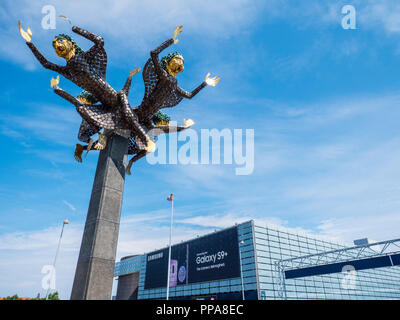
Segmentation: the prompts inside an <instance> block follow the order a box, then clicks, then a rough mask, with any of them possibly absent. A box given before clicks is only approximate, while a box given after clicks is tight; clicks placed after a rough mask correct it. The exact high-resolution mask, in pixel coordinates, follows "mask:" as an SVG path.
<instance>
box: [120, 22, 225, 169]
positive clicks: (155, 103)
mask: <svg viewBox="0 0 400 320" xmlns="http://www.w3.org/2000/svg"><path fill="white" fill-rule="evenodd" d="M181 32H182V26H178V27H177V28H175V30H174V32H173V35H172V38H171V39H169V40H167V41H165V42H164V43H163V44H161V45H160V46H159V47H157V48H156V49H154V50H153V51H151V53H150V56H151V58H150V59H149V60H147V62H146V64H145V66H144V69H143V80H144V85H145V93H144V97H143V100H142V103H141V104H140V105H139V106H138V107H136V108H134V109H133V111H134V112H135V113H136V115H137V117H138V119H139V123H141V124H142V125H143V126H145V127H146V128H147V129H148V130H149V131H150V130H151V129H152V128H154V126H153V125H152V121H151V119H152V117H153V115H154V114H156V113H157V112H158V111H159V110H160V109H162V108H172V107H174V106H176V105H178V104H179V103H180V102H181V101H182V99H183V98H187V99H192V98H193V97H194V96H195V95H196V94H197V93H199V92H200V90H202V89H203V88H204V87H206V86H207V85H210V86H213V87H215V86H216V85H217V84H218V83H219V81H220V78H218V77H213V78H210V74H209V73H208V74H207V75H206V78H205V80H204V81H203V82H202V83H201V84H200V85H199V86H198V87H197V88H196V89H194V90H193V91H192V92H187V91H185V90H183V89H182V88H181V87H180V86H179V85H178V80H177V79H176V76H177V74H178V73H181V72H182V71H183V70H184V60H183V56H182V55H181V54H180V53H178V52H174V53H171V54H168V55H167V56H165V57H163V58H161V60H159V59H158V55H159V54H160V53H161V52H162V51H163V50H165V49H166V48H168V47H169V46H171V45H172V44H177V43H178V42H179V40H178V39H177V36H178V35H179V34H180V33H181ZM190 121H192V120H190ZM193 123H194V122H193ZM193 123H192V122H191V124H193ZM147 153H148V152H146V150H142V151H140V152H139V153H137V155H136V156H135V157H133V158H132V159H131V160H130V161H129V164H128V166H127V172H128V173H129V172H130V169H131V167H132V164H133V163H134V162H136V161H137V160H139V159H140V158H142V157H143V156H145V155H146V154H147Z"/></svg>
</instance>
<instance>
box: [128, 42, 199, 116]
mask: <svg viewBox="0 0 400 320" xmlns="http://www.w3.org/2000/svg"><path fill="white" fill-rule="evenodd" d="M173 43H174V40H173V39H172V38H171V39H169V40H167V41H165V42H164V43H163V44H161V45H160V46H159V47H157V48H156V49H155V50H153V51H151V53H150V55H151V58H150V59H149V60H148V61H147V62H146V65H145V66H144V69H143V80H144V85H145V93H144V97H143V101H142V103H141V104H140V105H139V106H138V107H136V108H135V109H134V111H135V113H136V114H137V116H138V118H139V121H140V122H143V123H148V122H150V119H151V117H152V116H153V115H154V114H155V113H156V112H157V111H158V110H160V109H162V108H172V107H174V106H176V105H177V104H179V102H181V101H182V99H183V98H188V99H191V98H193V97H194V96H195V95H196V94H197V93H198V92H199V91H200V90H201V89H203V88H204V87H205V86H207V83H206V82H205V81H203V82H202V83H201V84H200V85H199V86H198V87H197V88H196V89H194V90H193V91H192V92H187V91H185V90H183V89H182V88H181V87H180V86H179V85H178V80H177V79H176V78H175V77H174V76H172V75H170V74H169V73H168V72H167V71H166V70H165V69H164V68H163V67H162V66H161V64H160V61H159V60H158V55H159V53H160V52H161V51H163V50H164V49H166V48H168V47H169V46H170V45H172V44H173Z"/></svg>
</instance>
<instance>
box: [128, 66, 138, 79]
mask: <svg viewBox="0 0 400 320" xmlns="http://www.w3.org/2000/svg"><path fill="white" fill-rule="evenodd" d="M139 72H140V67H136V68H135V69H134V70H132V71H131V72H129V76H130V77H133V76H134V75H135V74H136V73H139Z"/></svg>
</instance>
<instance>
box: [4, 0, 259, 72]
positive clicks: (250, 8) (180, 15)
mask: <svg viewBox="0 0 400 320" xmlns="http://www.w3.org/2000/svg"><path fill="white" fill-rule="evenodd" d="M3 5H4V8H6V9H5V10H7V13H6V12H5V10H4V11H2V12H0V14H1V16H2V18H3V19H2V21H3V23H4V27H3V28H4V30H3V32H2V33H1V34H2V36H1V38H0V40H2V41H3V42H2V43H7V44H8V45H7V46H2V47H1V49H0V55H3V56H5V57H7V58H8V59H11V60H13V61H15V62H17V63H22V64H24V65H25V67H27V68H28V69H32V67H33V66H34V65H35V64H33V63H32V61H33V58H32V56H31V54H30V52H28V51H29V50H28V49H27V48H24V41H23V40H22V39H21V38H20V37H19V33H18V29H17V22H18V20H19V19H20V20H22V23H23V26H24V27H25V28H26V26H27V25H30V27H31V29H32V32H33V42H34V43H39V48H41V49H42V48H43V49H42V50H43V52H44V53H46V54H48V53H50V52H51V48H49V47H50V46H49V43H50V41H51V39H52V36H54V35H55V34H56V33H66V32H68V33H71V31H70V30H69V31H68V28H69V27H70V25H69V24H68V23H67V22H65V21H64V20H62V19H60V18H57V29H56V30H49V31H47V30H42V29H41V20H42V18H43V16H44V15H43V14H42V13H41V10H42V7H43V6H44V5H54V7H55V8H56V12H57V16H58V15H66V16H68V17H69V18H70V19H71V21H72V23H73V24H76V25H79V26H82V27H83V28H86V29H89V30H90V31H93V32H95V33H97V34H100V35H102V36H104V38H105V40H106V48H107V50H108V51H109V52H112V55H113V54H115V55H118V56H123V55H125V61H127V60H126V59H128V56H130V55H132V53H133V52H141V53H143V52H146V53H148V52H149V50H151V49H153V47H154V46H155V45H159V42H160V41H165V40H166V39H168V37H171V36H172V32H173V29H174V28H175V27H176V26H178V25H181V24H182V25H183V26H184V29H183V30H184V33H183V34H182V35H181V36H180V39H181V40H182V41H190V39H189V38H190V36H195V37H203V39H204V40H205V39H213V38H214V39H215V38H229V37H230V35H232V34H236V33H241V32H243V31H244V29H246V28H247V27H249V26H250V25H251V24H252V23H254V21H255V19H256V18H257V16H258V13H259V12H258V10H257V8H256V7H255V6H254V4H253V3H252V1H249V0H232V1H230V2H229V4H227V3H224V2H216V1H210V0H207V1H201V2H191V3H190V4H188V2H187V1H183V0H171V1H169V2H168V4H167V3H165V1H162V0H154V1H146V2H140V1H130V0H121V1H118V2H115V1H110V0H106V1H103V2H102V4H101V5H99V4H98V2H97V1H95V0H90V1H83V2H82V1H64V2H60V1H54V0H53V1H49V0H43V1H35V2H32V1H28V0H24V1H20V2H18V3H16V2H15V1H10V0H6V1H3ZM6 26H7V27H6ZM76 38H78V36H77V37H76ZM79 38H80V37H79ZM82 42H85V41H82ZM79 43H81V39H79ZM86 43H87V42H86ZM44 48H46V49H44ZM114 48H115V49H114ZM53 57H54V54H53Z"/></svg>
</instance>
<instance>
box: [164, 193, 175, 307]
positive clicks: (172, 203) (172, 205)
mask: <svg viewBox="0 0 400 320" xmlns="http://www.w3.org/2000/svg"><path fill="white" fill-rule="evenodd" d="M167 200H168V201H171V224H170V227H169V251H168V272H167V298H166V300H168V299H169V282H170V273H171V271H170V269H171V239H172V223H173V219H174V195H173V194H172V193H171V194H170V196H169V197H168V198H167Z"/></svg>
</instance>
